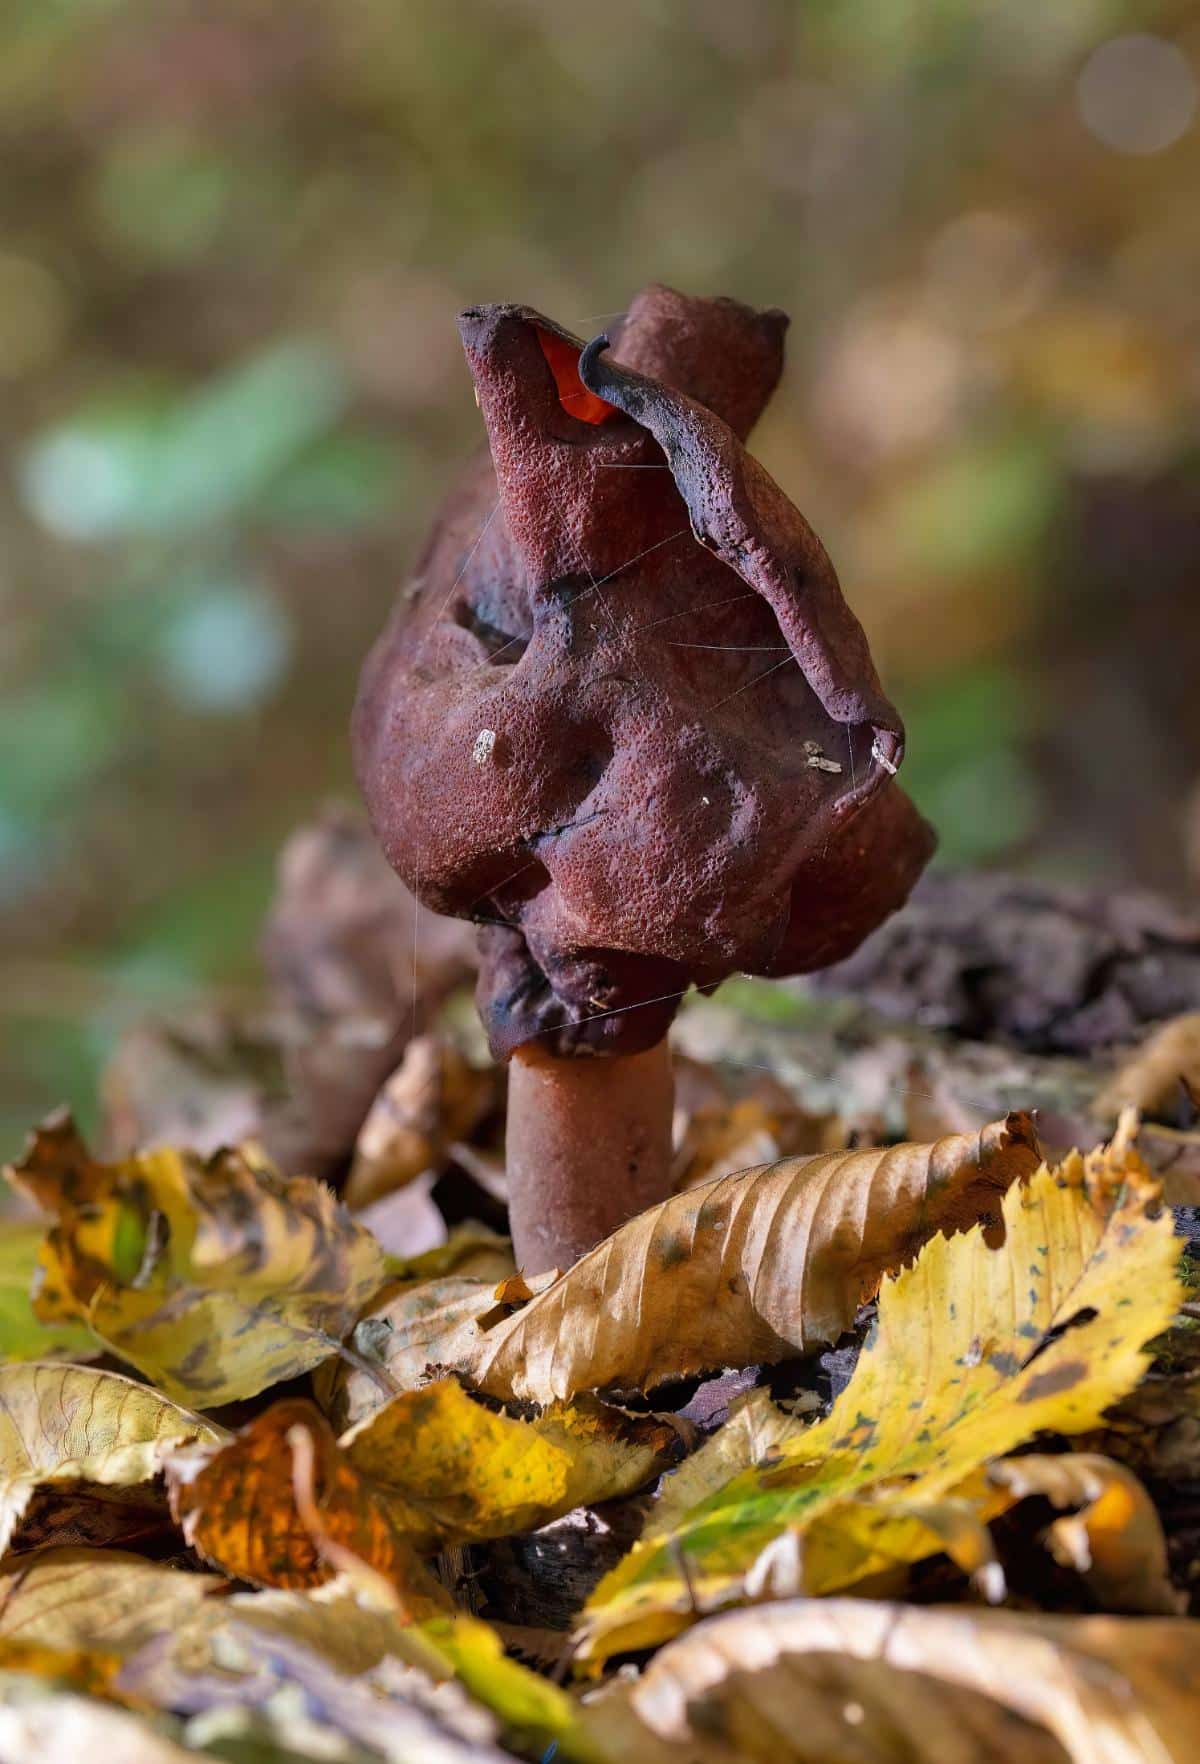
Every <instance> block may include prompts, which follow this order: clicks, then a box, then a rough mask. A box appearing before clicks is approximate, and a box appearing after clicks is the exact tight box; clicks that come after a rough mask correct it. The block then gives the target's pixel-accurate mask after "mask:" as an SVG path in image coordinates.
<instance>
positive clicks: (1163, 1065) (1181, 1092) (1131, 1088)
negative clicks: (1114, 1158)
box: [1093, 1011, 1200, 1121]
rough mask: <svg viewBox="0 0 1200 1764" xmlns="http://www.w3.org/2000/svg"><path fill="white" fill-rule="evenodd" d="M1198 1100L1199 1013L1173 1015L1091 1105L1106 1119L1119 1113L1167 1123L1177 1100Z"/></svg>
mask: <svg viewBox="0 0 1200 1764" xmlns="http://www.w3.org/2000/svg"><path fill="white" fill-rule="evenodd" d="M1188 1096H1191V1097H1193V1098H1195V1099H1196V1100H1197V1101H1200V1011H1189V1012H1187V1013H1186V1014H1185V1015H1183V1016H1181V1017H1173V1018H1172V1019H1171V1021H1170V1022H1169V1023H1164V1024H1162V1026H1161V1027H1160V1028H1158V1029H1155V1030H1154V1031H1153V1032H1152V1033H1151V1034H1150V1035H1148V1036H1147V1037H1146V1039H1145V1041H1143V1042H1142V1044H1141V1046H1140V1047H1138V1048H1137V1049H1135V1051H1134V1052H1133V1053H1131V1054H1130V1055H1129V1057H1128V1058H1127V1059H1126V1060H1125V1062H1124V1063H1123V1064H1122V1065H1121V1066H1120V1067H1118V1069H1117V1071H1116V1072H1114V1073H1113V1075H1112V1077H1111V1078H1110V1079H1109V1081H1108V1083H1107V1084H1106V1085H1105V1086H1104V1089H1103V1090H1102V1091H1101V1092H1100V1094H1099V1096H1097V1098H1096V1100H1095V1103H1094V1105H1093V1108H1094V1111H1095V1113H1096V1114H1097V1115H1098V1116H1099V1117H1100V1118H1101V1119H1102V1120H1105V1121H1111V1120H1115V1119H1116V1117H1117V1116H1118V1115H1119V1114H1120V1113H1121V1110H1122V1109H1125V1108H1134V1109H1137V1110H1139V1111H1140V1112H1141V1113H1142V1114H1145V1115H1151V1116H1159V1117H1165V1118H1166V1119H1167V1120H1170V1119H1171V1117H1172V1116H1173V1115H1174V1113H1175V1111H1176V1110H1177V1108H1178V1107H1179V1104H1180V1102H1181V1100H1186V1098H1187V1097H1188Z"/></svg>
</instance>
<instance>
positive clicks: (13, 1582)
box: [0, 1550, 224, 1656]
mask: <svg viewBox="0 0 1200 1764" xmlns="http://www.w3.org/2000/svg"><path fill="white" fill-rule="evenodd" d="M223 1585H224V1582H223V1581H222V1580H221V1579H220V1578H219V1576H217V1575H215V1574H193V1573H188V1572H185V1571H184V1570H182V1569H179V1568H168V1567H164V1565H163V1564H162V1563H161V1562H149V1561H147V1560H146V1558H145V1557H144V1556H132V1555H127V1554H126V1553H125V1552H124V1551H122V1550H41V1551H39V1552H38V1553H37V1554H36V1555H34V1556H28V1557H20V1558H17V1559H15V1560H14V1561H13V1562H12V1566H11V1567H10V1568H9V1570H8V1572H7V1573H4V1574H0V1640H3V1641H5V1642H9V1643H12V1644H14V1645H15V1644H17V1643H24V1644H28V1645H30V1646H40V1647H53V1648H64V1649H66V1650H68V1651H71V1650H79V1651H80V1652H82V1653H89V1654H90V1653H94V1652H95V1651H96V1650H98V1649H102V1650H104V1651H107V1652H110V1653H112V1654H114V1655H117V1656H123V1655H126V1654H132V1653H135V1652H136V1651H137V1649H138V1648H140V1647H143V1646H144V1645H145V1644H146V1643H147V1642H150V1641H153V1640H154V1639H155V1637H156V1636H159V1635H162V1634H164V1633H169V1632H172V1631H175V1630H177V1629H179V1628H181V1627H183V1626H184V1625H185V1624H186V1623H187V1622H188V1621H189V1620H190V1619H191V1618H192V1617H193V1616H194V1615H195V1614H196V1613H197V1612H199V1611H201V1610H202V1609H203V1608H204V1606H205V1604H206V1602H207V1601H209V1599H210V1594H212V1593H213V1592H215V1591H216V1590H217V1588H219V1587H221V1586H223ZM212 1603H213V1604H214V1605H215V1606H216V1608H217V1609H220V1608H221V1606H222V1605H223V1603H224V1601H222V1600H217V1601H212Z"/></svg>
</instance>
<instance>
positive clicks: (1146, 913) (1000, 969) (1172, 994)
mask: <svg viewBox="0 0 1200 1764" xmlns="http://www.w3.org/2000/svg"><path fill="white" fill-rule="evenodd" d="M810 985H813V986H815V987H816V988H818V989H819V990H820V991H822V992H829V993H850V994H853V995H854V996H856V997H858V998H861V999H862V1000H863V1001H864V1003H866V1004H868V1005H870V1006H871V1007H872V1009H874V1010H877V1011H879V1012H881V1013H882V1014H884V1015H885V1016H890V1017H895V1018H902V1019H905V1020H907V1021H910V1022H916V1023H920V1024H922V1025H924V1026H926V1027H928V1028H930V1029H941V1030H946V1031H948V1032H949V1033H951V1034H954V1035H959V1036H964V1037H969V1038H972V1039H975V1040H979V1041H1007V1042H1009V1043H1012V1044H1014V1045H1015V1046H1017V1047H1020V1048H1024V1049H1027V1050H1029V1051H1031V1052H1036V1053H1048V1054H1054V1053H1062V1054H1077V1055H1081V1056H1091V1055H1094V1054H1099V1053H1104V1052H1107V1051H1109V1050H1111V1049H1113V1048H1114V1047H1117V1046H1119V1045H1121V1044H1124V1043H1129V1042H1132V1041H1136V1040H1137V1039H1138V1038H1139V1036H1140V1034H1141V1032H1142V1030H1143V1029H1144V1028H1145V1027H1146V1026H1147V1025H1149V1024H1151V1023H1154V1022H1157V1021H1160V1020H1161V1019H1163V1018H1165V1017H1172V1016H1176V1015H1178V1014H1179V1013H1180V1012H1182V1011H1194V1010H1197V1009H1200V918H1197V917H1196V916H1195V915H1194V914H1191V913H1188V912H1186V911H1184V910H1183V909H1181V908H1178V907H1176V906H1174V905H1172V904H1170V903H1169V902H1167V901H1164V900H1162V899H1161V898H1156V897H1154V896H1152V895H1149V894H1143V893H1139V892H1115V893H1100V892H1098V891H1097V892H1090V891H1087V890H1084V889H1078V888H1067V887H1061V886H1056V885H1054V884H1052V883H1046V882H1034V881H1028V880H1025V879H1022V878H1018V877H1013V876H1005V875H972V874H955V873H951V874H941V873H935V874H933V875H931V876H927V877H926V878H925V880H924V881H923V882H922V883H921V885H920V887H919V888H918V889H917V891H916V892H915V894H914V895H913V898H912V900H911V901H910V903H909V904H908V906H907V907H905V908H904V910H903V911H901V912H899V913H898V914H897V915H896V917H895V918H893V919H892V920H891V921H890V923H889V924H887V925H886V926H884V927H883V928H882V929H881V930H879V931H877V932H876V933H875V935H874V936H873V937H872V938H871V939H870V940H869V941H868V942H867V943H865V944H864V945H863V947H862V948H861V950H860V951H859V952H858V953H857V954H856V955H854V956H852V957H851V958H850V959H849V960H847V961H845V962H843V963H841V964H840V965H839V966H837V967H835V968H831V969H829V970H828V971H827V972H826V973H824V974H822V975H821V976H820V978H819V979H818V980H816V981H812V982H810Z"/></svg>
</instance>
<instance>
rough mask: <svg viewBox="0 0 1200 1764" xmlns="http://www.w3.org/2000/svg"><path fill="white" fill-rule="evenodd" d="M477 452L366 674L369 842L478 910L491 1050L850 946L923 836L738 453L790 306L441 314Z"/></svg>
mask: <svg viewBox="0 0 1200 1764" xmlns="http://www.w3.org/2000/svg"><path fill="white" fill-rule="evenodd" d="M459 326H460V331H461V333H462V337H463V345H464V349H465V351H466V355H467V360H468V362H469V364H470V367H471V371H472V374H473V376H474V379H475V385H476V392H477V396H478V400H479V403H480V407H481V409H482V412H483V417H484V422H485V424H486V427H487V434H488V442H489V449H490V451H489V453H488V454H485V455H482V456H481V457H479V458H478V459H477V460H476V461H475V462H474V463H473V464H472V465H471V467H470V468H469V470H468V472H467V473H466V475H465V477H464V479H463V481H462V482H461V483H460V485H459V487H458V488H457V489H456V490H455V491H454V492H453V494H452V495H451V496H450V497H449V499H448V500H447V502H446V504H445V505H444V507H443V509H442V511H441V513H440V515H439V517H438V519H437V521H436V522H435V525H434V527H433V530H432V533H431V534H430V537H429V540H428V542H427V544H426V546H425V550H424V552H423V554H422V556H421V558H420V560H419V562H418V565H417V568H416V571H415V573H414V576H413V578H412V580H411V582H410V583H409V585H408V587H407V590H406V591H405V593H404V594H403V595H402V596H401V600H400V603H399V605H398V606H397V608H396V611H395V613H394V615H393V617H392V620H391V622H390V623H389V625H388V626H387V628H386V630H385V631H384V633H383V635H382V636H381V638H380V640H379V642H378V643H377V644H376V646H375V648H374V650H373V651H372V653H371V656H370V657H369V659H368V661H367V664H366V667H365V669H364V673H363V679H362V684H361V688H360V692H359V698H358V703H357V705H356V709H355V716H354V729H353V736H354V749H355V761H356V767H357V772H358V777H359V782H360V786H361V788H362V790H363V793H364V796H365V797H366V800H367V805H368V808H369V811H370V814H371V818H372V821H373V824H374V827H375V830H376V833H377V836H378V838H379V839H380V842H381V844H382V846H383V849H384V852H385V854H386V855H387V857H388V859H389V860H390V862H391V863H392V864H393V866H394V867H395V868H396V869H397V870H398V871H399V873H400V874H401V876H402V877H403V878H404V880H405V882H406V883H407V884H408V886H409V887H410V888H411V889H412V890H413V891H414V893H415V894H417V896H418V897H419V898H420V899H421V900H422V901H423V902H424V903H425V904H426V905H427V906H429V907H432V908H433V909H434V910H435V911H438V912H442V913H448V914H452V915H454V916H457V917H461V918H471V919H476V920H477V921H478V922H479V923H480V924H481V925H482V926H483V927H484V929H483V931H482V933H481V949H482V957H483V962H482V970H481V977H480V984H479V1003H480V1010H481V1014H482V1016H483V1020H484V1024H485V1026H486V1028H487V1031H488V1035H489V1039H490V1041H491V1045H492V1049H493V1052H494V1053H495V1054H496V1055H497V1056H498V1057H507V1056H508V1055H509V1054H511V1053H512V1052H513V1051H514V1050H515V1048H517V1047H518V1046H520V1045H522V1044H523V1043H524V1042H527V1041H529V1040H532V1039H534V1038H538V1039H539V1040H542V1041H543V1042H544V1044H545V1045H546V1046H547V1047H548V1048H549V1049H550V1050H551V1051H553V1052H555V1053H559V1054H563V1055H567V1054H574V1053H606V1052H607V1053H618V1052H635V1051H639V1050H640V1049H642V1048H645V1047H648V1046H650V1045H652V1044H653V1043H654V1042H655V1041H657V1040H658V1039H659V1038H660V1037H661V1035H662V1034H663V1033H665V1031H666V1028H667V1027H668V1025H669V1023H670V1020H671V1017H672V1016H673V1014H674V1011H675V1010H676V1008H677V1006H678V1002H679V999H680V997H681V996H682V994H683V993H684V992H685V991H686V990H687V988H688V987H689V986H690V985H699V986H711V985H714V984H716V983H717V982H718V981H720V980H721V979H723V978H724V977H725V976H727V975H728V974H731V973H733V972H736V971H742V972H747V973H752V974H771V975H780V974H791V973H799V972H802V971H805V970H807V969H811V968H815V967H821V966H825V965H826V964H828V963H830V962H833V961H837V960H839V959H841V958H842V957H843V956H845V955H847V954H849V953H850V951H851V950H853V949H854V948H855V947H856V946H857V945H858V943H860V942H861V940H862V939H863V937H865V936H866V934H867V933H868V932H869V931H870V930H872V929H873V928H874V927H875V925H877V924H878V923H879V922H880V921H881V920H882V919H883V918H885V917H886V916H887V914H888V913H890V912H891V911H893V910H894V909H895V908H896V907H897V906H899V905H900V904H901V903H902V902H903V900H904V899H905V898H906V897H907V894H908V892H909V889H910V888H911V886H912V884H913V882H914V881H915V880H916V877H917V876H918V875H919V873H920V871H921V869H922V868H923V867H924V864H925V862H926V861H927V859H928V857H929V854H930V852H931V850H932V847H933V836H932V833H931V831H930V829H929V828H928V827H927V826H926V824H925V823H924V822H923V821H922V820H921V818H920V816H919V815H918V814H917V812H916V810H915V809H914V808H913V807H912V804H911V803H910V802H909V800H908V798H907V797H906V796H904V795H903V793H902V792H901V791H900V789H899V788H898V786H897V785H896V784H895V782H894V777H895V772H896V769H897V767H898V766H899V764H900V761H901V758H902V756H903V739H904V737H903V727H902V725H901V722H900V719H899V717H898V716H897V714H896V712H895V710H894V709H893V707H892V706H891V704H890V703H889V702H888V700H887V699H886V697H885V696H884V694H883V690H882V688H881V686H880V684H879V680H878V678H877V676H876V673H875V669H874V666H873V664H872V661H871V656H870V652H869V649H868V647H867V643H866V639H865V637H864V635H863V632H862V629H861V627H860V626H859V624H858V621H857V620H856V619H855V618H854V615H853V613H851V611H850V610H849V608H848V607H847V606H846V604H845V601H844V600H843V599H842V595H841V590H840V588H839V586H838V582H837V577H836V575H835V573H834V571H833V566H832V565H831V564H830V562H829V559H828V557H827V556H826V554H825V552H824V549H823V548H822V546H821V544H820V541H819V540H818V539H817V537H816V535H815V534H814V533H813V532H812V529H811V528H810V527H809V526H808V524H807V522H806V521H805V520H804V518H803V516H802V515H800V513H799V512H798V510H796V509H795V508H794V507H793V505H792V504H791V503H790V502H789V501H788V499H787V498H786V496H785V495H784V494H783V492H782V491H781V490H780V489H779V487H778V486H777V485H776V484H775V483H774V480H773V479H771V478H770V476H769V475H768V474H767V472H766V471H765V470H764V469H763V468H762V466H761V465H759V463H758V462H757V461H756V460H754V459H753V458H752V456H751V455H750V454H749V453H748V452H747V451H746V449H745V447H744V446H743V438H744V436H745V435H746V434H747V433H748V432H749V429H750V427H751V426H752V424H753V422H754V420H755V418H756V417H757V416H758V414H759V412H760V411H761V409H762V408H763V406H764V405H765V403H766V401H767V399H768V398H769V397H770V394H771V392H772V391H773V389H774V387H775V385H776V383H777V381H778V377H779V373H780V371H781V367H782V354H783V333H784V329H785V327H786V320H785V319H784V317H783V315H782V314H780V313H778V312H775V311H769V312H764V313H756V312H753V311H752V310H750V309H749V308H747V307H744V306H741V305H739V304H738V303H736V302H734V301H730V300H702V299H695V298H690V297H687V296H684V295H681V294H678V293H676V292H674V291H673V290H671V289H667V288H663V287H659V286H652V287H650V288H648V289H646V290H644V291H643V292H642V293H641V294H640V295H639V296H638V297H637V299H636V300H635V301H634V302H633V305H632V306H631V308H630V310H629V313H628V316H627V318H626V320H625V323H624V325H623V327H622V329H621V332H620V335H619V337H616V338H615V339H614V342H613V347H612V349H611V351H610V350H608V347H607V339H603V338H601V339H597V340H596V341H595V342H594V343H592V344H589V345H588V346H587V347H586V349H585V347H584V345H583V343H582V342H581V340H580V339H579V338H577V337H573V336H572V335H571V334H570V333H569V332H567V331H564V330H563V329H562V328H561V327H559V326H557V325H555V324H554V323H553V322H552V321H550V320H549V319H546V318H544V317H543V316H542V315H541V314H539V313H536V312H534V311H532V310H531V309H529V308H527V307H519V306H510V305H498V306H486V307H477V308H473V309H471V310H469V311H468V312H466V313H464V314H463V315H462V316H461V318H460V321H459Z"/></svg>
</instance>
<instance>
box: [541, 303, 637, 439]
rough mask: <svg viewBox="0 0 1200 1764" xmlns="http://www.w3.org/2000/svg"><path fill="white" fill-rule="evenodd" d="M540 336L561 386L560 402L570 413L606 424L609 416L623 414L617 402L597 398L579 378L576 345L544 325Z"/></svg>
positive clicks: (557, 383) (545, 353) (556, 382)
mask: <svg viewBox="0 0 1200 1764" xmlns="http://www.w3.org/2000/svg"><path fill="white" fill-rule="evenodd" d="M537 337H538V342H539V343H540V344H541V346H542V354H543V355H544V356H545V357H546V360H547V362H548V363H549V365H550V372H551V373H552V374H553V375H554V384H555V385H556V386H557V387H558V401H559V403H560V404H561V405H562V407H563V409H564V410H565V411H566V412H567V414H568V416H573V417H577V418H578V419H579V421H580V422H581V423H606V422H607V421H608V419H609V417H613V416H617V415H618V414H619V413H618V411H617V408H616V406H615V405H612V404H608V403H606V402H605V400H604V399H603V398H597V397H596V394H595V393H594V392H589V391H588V389H587V387H586V386H585V385H584V383H583V381H582V380H581V379H580V378H579V351H578V350H577V349H576V348H575V347H574V345H573V344H571V343H568V342H567V340H566V338H565V337H559V336H557V335H556V334H555V332H553V331H543V330H542V329H541V327H540V326H539V327H538V334H537Z"/></svg>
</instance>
